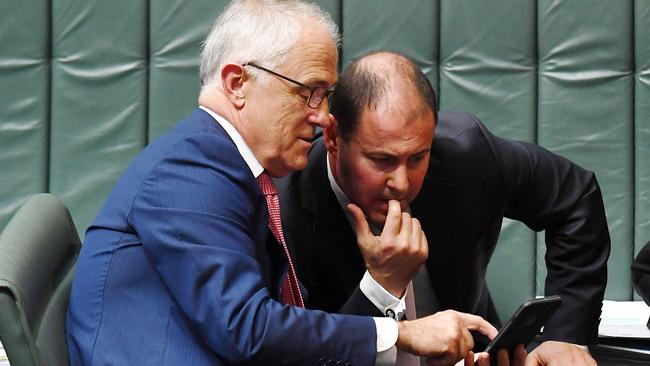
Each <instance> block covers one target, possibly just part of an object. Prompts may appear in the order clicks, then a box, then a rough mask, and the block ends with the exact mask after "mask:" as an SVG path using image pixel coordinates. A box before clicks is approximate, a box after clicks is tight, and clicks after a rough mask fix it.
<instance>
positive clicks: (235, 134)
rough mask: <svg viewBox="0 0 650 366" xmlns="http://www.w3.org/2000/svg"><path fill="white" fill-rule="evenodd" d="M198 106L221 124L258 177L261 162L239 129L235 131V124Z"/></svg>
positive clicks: (260, 171)
mask: <svg viewBox="0 0 650 366" xmlns="http://www.w3.org/2000/svg"><path fill="white" fill-rule="evenodd" d="M199 108H201V109H203V110H204V111H205V112H207V113H208V114H209V115H210V116H211V117H212V118H214V119H215V120H216V121H217V123H219V124H220V125H221V127H223V129H224V130H225V131H226V133H227V134H228V136H230V139H232V141H233V142H234V143H235V146H236V147H237V150H239V154H240V155H241V157H242V158H244V161H245V162H246V164H247V165H248V168H249V169H250V170H251V172H252V173H253V176H254V177H255V178H257V177H259V175H260V174H262V172H263V171H264V167H263V166H262V164H260V162H259V161H257V158H256V157H255V155H254V154H253V152H252V151H251V149H250V147H248V145H247V144H246V141H244V138H243V137H242V136H241V135H240V134H239V131H237V129H236V128H235V126H233V125H232V124H231V123H230V122H229V121H228V120H227V119H225V118H223V117H221V116H220V115H218V114H216V113H215V112H213V111H212V110H210V109H209V108H208V107H205V106H202V105H200V106H199Z"/></svg>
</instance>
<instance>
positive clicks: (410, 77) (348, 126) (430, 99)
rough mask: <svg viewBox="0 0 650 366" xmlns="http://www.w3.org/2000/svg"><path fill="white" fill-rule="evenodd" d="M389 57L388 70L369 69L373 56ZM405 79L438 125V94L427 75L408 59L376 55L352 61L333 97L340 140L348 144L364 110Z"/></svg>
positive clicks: (333, 111) (388, 52)
mask: <svg viewBox="0 0 650 366" xmlns="http://www.w3.org/2000/svg"><path fill="white" fill-rule="evenodd" d="M375 55H377V56H387V58H388V59H389V60H390V61H389V62H388V64H389V69H391V71H395V72H393V73H387V72H386V70H385V68H376V67H369V66H370V63H369V62H366V61H367V60H368V59H370V58H371V57H373V56H375ZM398 78H404V79H405V80H406V81H407V82H410V84H412V86H413V87H414V89H415V90H416V91H417V93H418V95H419V96H420V98H421V101H422V105H423V106H424V107H425V108H427V109H428V110H430V111H431V112H432V113H433V115H434V120H435V121H436V122H437V121H438V115H437V111H438V106H437V103H436V93H435V91H434V90H433V87H432V86H431V83H430V82H429V79H427V77H426V76H425V75H424V73H423V72H422V70H420V68H419V67H417V66H416V65H415V64H414V63H413V62H412V61H411V60H409V59H408V58H407V57H406V56H404V55H401V54H399V53H396V52H391V51H373V52H369V53H366V54H364V55H362V56H360V57H359V58H357V59H355V60H354V61H352V63H351V64H350V65H349V66H348V67H347V68H346V69H345V70H344V72H343V74H342V75H341V77H340V78H339V81H338V83H337V84H336V92H335V93H334V95H333V97H332V101H331V104H330V111H331V113H332V114H333V115H334V116H335V117H336V119H337V121H338V128H339V131H340V133H341V137H342V138H343V139H344V140H346V141H347V140H348V139H349V137H350V136H352V134H354V132H355V130H356V128H357V125H358V121H359V118H360V116H361V113H362V112H363V111H364V109H365V108H376V107H377V105H378V104H379V103H381V102H382V101H383V100H384V98H385V97H386V96H387V95H389V93H390V91H391V90H392V89H394V87H395V85H394V84H395V81H396V80H399V79H398Z"/></svg>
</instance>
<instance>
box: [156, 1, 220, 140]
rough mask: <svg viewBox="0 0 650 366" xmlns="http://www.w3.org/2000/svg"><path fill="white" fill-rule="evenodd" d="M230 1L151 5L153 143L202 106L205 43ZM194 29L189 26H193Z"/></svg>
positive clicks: (167, 2) (176, 2)
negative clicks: (198, 106) (200, 58)
mask: <svg viewBox="0 0 650 366" xmlns="http://www.w3.org/2000/svg"><path fill="white" fill-rule="evenodd" d="M227 3H228V1H226V0H221V1H210V0H200V1H199V0H197V1H192V6H187V5H188V3H187V1H184V0H160V1H152V2H150V20H149V22H150V23H149V24H150V26H149V28H150V33H149V34H150V53H151V61H150V65H149V66H150V70H149V130H148V132H149V133H148V135H149V136H148V139H149V141H152V140H155V139H156V138H157V137H158V136H160V135H161V134H162V133H164V132H165V131H167V130H169V129H170V128H171V127H172V126H174V125H175V124H176V123H177V122H178V121H180V120H181V119H183V118H185V117H187V116H188V115H189V113H190V112H191V111H192V110H193V109H194V108H196V106H197V105H198V96H199V91H200V88H201V82H200V80H199V55H200V53H201V42H203V39H204V38H205V36H206V35H207V34H208V32H209V31H210V28H211V26H212V23H213V21H214V19H215V18H216V17H217V15H218V14H220V13H221V12H222V10H223V8H224V6H225V5H226V4H227ZM190 24H191V26H188V25H190Z"/></svg>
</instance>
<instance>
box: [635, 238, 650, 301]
mask: <svg viewBox="0 0 650 366" xmlns="http://www.w3.org/2000/svg"><path fill="white" fill-rule="evenodd" d="M632 284H633V285H634V289H635V290H636V292H637V293H638V294H639V295H641V297H642V298H643V300H644V301H645V303H646V304H648V305H650V241H649V242H647V243H646V244H645V245H644V246H643V248H641V251H640V252H639V254H637V256H636V258H635V259H634V262H632Z"/></svg>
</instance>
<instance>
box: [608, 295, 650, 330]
mask: <svg viewBox="0 0 650 366" xmlns="http://www.w3.org/2000/svg"><path fill="white" fill-rule="evenodd" d="M649 317H650V307H648V305H646V304H645V302H643V301H609V300H605V301H603V312H602V314H601V316H600V326H599V327H598V336H599V337H618V338H637V339H650V329H648V327H647V326H646V324H647V323H648V318H649Z"/></svg>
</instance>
